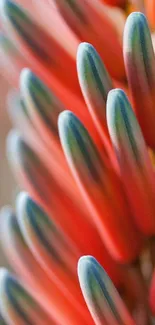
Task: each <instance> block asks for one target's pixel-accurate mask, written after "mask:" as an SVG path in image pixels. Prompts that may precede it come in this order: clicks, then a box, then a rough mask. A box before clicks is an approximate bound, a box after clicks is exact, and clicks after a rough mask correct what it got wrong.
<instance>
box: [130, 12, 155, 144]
mask: <svg viewBox="0 0 155 325" xmlns="http://www.w3.org/2000/svg"><path fill="white" fill-rule="evenodd" d="M124 60H125V67H126V73H127V78H128V82H129V87H130V90H131V94H132V99H133V104H134V109H135V112H136V115H137V118H138V121H139V123H140V126H141V128H142V131H143V134H144V137H145V139H146V142H147V144H148V145H149V146H150V147H152V148H154V147H155V113H154V112H155V92H154V89H155V57H154V51H153V46H152V41H151V35H150V31H149V27H148V23H147V20H146V18H145V16H144V15H143V14H142V13H132V14H131V15H130V16H129V17H128V19H127V22H126V26H125V30H124Z"/></svg>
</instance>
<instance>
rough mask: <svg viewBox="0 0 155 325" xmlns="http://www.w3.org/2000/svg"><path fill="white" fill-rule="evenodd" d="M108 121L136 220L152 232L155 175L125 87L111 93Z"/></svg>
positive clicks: (147, 231) (154, 215) (154, 220)
mask: <svg viewBox="0 0 155 325" xmlns="http://www.w3.org/2000/svg"><path fill="white" fill-rule="evenodd" d="M107 121H108V127H109V132H110V135H111V139H112V142H113V145H114V149H115V152H116V155H117V158H118V163H119V166H120V173H121V179H122V182H123V184H124V187H125V191H126V194H127V197H128V200H129V203H130V207H131V210H132V211H133V215H134V218H135V222H136V224H137V225H138V227H139V229H140V230H141V231H143V232H144V233H145V234H149V235H152V234H154V233H155V201H154V196H155V176H154V172H153V168H152V166H151V161H150V159H149V155H148V151H147V147H146V144H145V141H144V138H143V135H142V132H141V129H140V127H139V124H138V122H137V120H136V117H135V115H134V113H133V111H132V108H131V106H130V103H129V101H128V99H127V97H126V95H125V93H124V92H123V91H122V90H119V89H117V90H112V91H111V92H110V93H109V96H108V101H107Z"/></svg>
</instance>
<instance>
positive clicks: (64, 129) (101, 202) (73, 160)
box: [59, 111, 140, 261]
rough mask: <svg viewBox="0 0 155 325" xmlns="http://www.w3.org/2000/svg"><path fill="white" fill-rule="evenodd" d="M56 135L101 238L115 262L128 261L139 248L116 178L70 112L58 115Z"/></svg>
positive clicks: (136, 235) (135, 232)
mask: <svg viewBox="0 0 155 325" xmlns="http://www.w3.org/2000/svg"><path fill="white" fill-rule="evenodd" d="M59 133H60V139H61V143H62V147H63V149H64V153H65V155H66V158H67V161H68V163H69V166H70V168H71V171H72V173H73V176H74V177H75V180H76V182H77V184H78V186H79V188H80V190H81V193H82V195H83V197H84V199H85V202H86V204H87V206H88V208H89V211H90V217H91V218H92V220H93V222H94V223H95V224H96V226H97V228H98V230H99V232H100V234H101V236H102V239H103V240H104V242H105V244H106V245H107V247H108V249H109V250H110V253H111V254H112V255H113V256H114V257H115V258H116V259H119V260H121V261H125V260H126V261H127V260H128V261H129V260H130V261H131V260H132V258H135V256H136V254H137V251H138V249H139V248H138V247H139V244H140V243H139V239H138V238H139V236H138V233H137V231H136V229H135V227H134V224H133V222H132V221H131V220H130V218H131V217H130V216H129V212H128V211H127V205H126V201H125V198H124V194H123V191H122V188H121V184H120V181H119V179H118V177H117V175H116V174H115V172H114V171H113V170H112V168H110V166H109V163H108V164H107V162H106V161H102V159H101V156H100V154H99V152H98V151H97V148H96V147H95V145H94V143H93V142H92V140H91V138H90V136H89V134H88V132H87V130H86V129H85V128H84V126H83V125H82V123H81V122H80V121H79V119H78V118H77V117H76V116H75V115H74V114H73V113H71V112H69V111H65V112H63V113H61V114H60V117H59ZM124 216H126V217H125V218H124ZM120 225H121V227H120ZM121 229H123V232H122V231H121ZM131 243H132V244H133V246H134V248H133V249H132V250H131Z"/></svg>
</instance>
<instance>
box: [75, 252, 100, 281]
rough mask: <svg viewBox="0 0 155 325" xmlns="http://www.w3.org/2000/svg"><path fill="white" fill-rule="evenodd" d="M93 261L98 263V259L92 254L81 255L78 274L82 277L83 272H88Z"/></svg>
mask: <svg viewBox="0 0 155 325" xmlns="http://www.w3.org/2000/svg"><path fill="white" fill-rule="evenodd" d="M92 263H97V261H96V259H95V258H94V257H93V256H91V255H85V256H82V257H80V259H79V261H78V267H77V269H78V276H79V277H81V275H83V274H87V272H88V270H89V268H90V265H91V264H92Z"/></svg>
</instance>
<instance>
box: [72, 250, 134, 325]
mask: <svg viewBox="0 0 155 325" xmlns="http://www.w3.org/2000/svg"><path fill="white" fill-rule="evenodd" d="M78 276H79V281H80V286H81V290H82V293H83V295H84V298H85V301H86V303H87V306H88V308H89V311H90V313H91V315H92V317H93V319H94V322H95V324H96V325H102V324H107V325H111V324H114V325H120V324H124V325H136V324H135V322H134V320H133V319H132V317H131V315H130V314H129V312H128V311H127V309H126V307H125V305H124V303H123V301H122V300H121V298H120V296H119V294H118V292H117V291H116V289H115V287H114V285H113V283H112V282H111V280H110V279H109V277H108V275H107V274H106V272H105V271H104V269H103V268H102V267H101V265H100V264H99V263H98V262H97V261H96V260H95V259H94V258H93V257H91V256H84V257H82V258H81V259H80V260H79V263H78Z"/></svg>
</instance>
